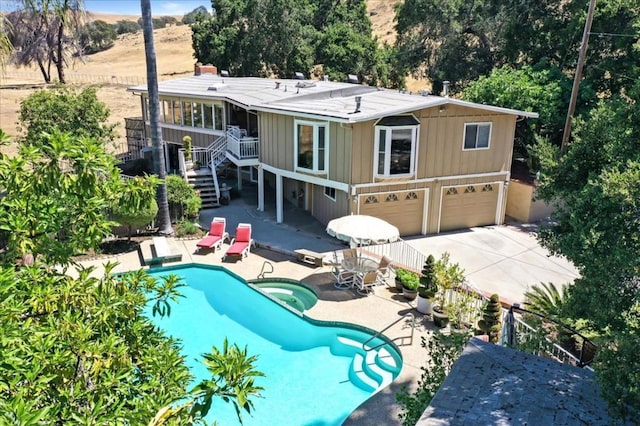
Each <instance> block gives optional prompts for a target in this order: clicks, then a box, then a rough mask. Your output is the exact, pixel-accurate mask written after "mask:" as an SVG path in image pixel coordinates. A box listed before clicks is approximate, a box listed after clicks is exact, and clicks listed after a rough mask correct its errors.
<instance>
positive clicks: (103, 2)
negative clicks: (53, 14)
mask: <svg viewBox="0 0 640 426" xmlns="http://www.w3.org/2000/svg"><path fill="white" fill-rule="evenodd" d="M0 1H2V0H0ZM84 6H85V9H86V10H88V11H89V12H101V13H113V14H118V15H138V16H139V15H140V14H141V12H140V0H84ZM198 6H204V7H206V8H207V9H209V10H211V0H151V13H152V14H153V15H154V16H158V15H184V14H186V13H189V12H191V11H192V10H193V9H195V8H197V7H198Z"/></svg>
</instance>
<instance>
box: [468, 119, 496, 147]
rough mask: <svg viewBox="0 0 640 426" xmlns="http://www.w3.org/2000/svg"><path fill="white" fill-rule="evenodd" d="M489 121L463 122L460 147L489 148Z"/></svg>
mask: <svg viewBox="0 0 640 426" xmlns="http://www.w3.org/2000/svg"><path fill="white" fill-rule="evenodd" d="M490 141H491V123H465V125H464V138H463V141H462V149H463V150H468V149H489V146H490Z"/></svg>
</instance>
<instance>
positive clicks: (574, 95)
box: [560, 0, 596, 153]
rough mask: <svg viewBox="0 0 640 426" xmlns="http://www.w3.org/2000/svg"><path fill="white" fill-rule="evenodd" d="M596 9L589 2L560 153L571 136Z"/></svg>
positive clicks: (593, 4) (567, 144)
mask: <svg viewBox="0 0 640 426" xmlns="http://www.w3.org/2000/svg"><path fill="white" fill-rule="evenodd" d="M595 9H596V0H590V1H589V11H588V12H587V21H586V22H585V23H584V33H583V34H582V44H581V45H580V54H579V55H578V65H577V67H576V75H575V77H574V78H573V88H572V89H571V100H570V101H569V112H567V121H566V122H565V125H564V133H563V134H562V146H561V147H560V148H561V151H562V152H563V153H565V152H567V147H568V146H569V137H570V136H571V121H572V120H573V113H574V112H575V110H576V101H577V99H578V90H579V89H580V80H582V67H583V65H584V58H585V56H586V54H587V44H588V43H589V32H591V22H593V12H594V10H595Z"/></svg>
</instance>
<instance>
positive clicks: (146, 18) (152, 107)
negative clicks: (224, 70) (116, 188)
mask: <svg viewBox="0 0 640 426" xmlns="http://www.w3.org/2000/svg"><path fill="white" fill-rule="evenodd" d="M140 8H141V9H142V33H143V34H144V53H145V56H146V62H147V89H148V92H149V124H150V128H151V145H152V146H153V170H154V171H155V173H156V174H157V175H158V177H159V178H160V179H162V183H161V184H160V185H158V193H157V197H158V198H157V200H158V232H159V233H160V234H164V235H171V234H173V228H172V227H171V218H170V216H169V201H168V199H167V184H166V179H165V178H166V177H167V171H166V169H165V165H164V164H165V162H164V142H163V140H162V128H161V127H160V100H159V97H158V70H157V67H156V48H155V45H154V43H153V21H152V20H151V0H140Z"/></svg>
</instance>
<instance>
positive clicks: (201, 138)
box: [147, 127, 219, 148]
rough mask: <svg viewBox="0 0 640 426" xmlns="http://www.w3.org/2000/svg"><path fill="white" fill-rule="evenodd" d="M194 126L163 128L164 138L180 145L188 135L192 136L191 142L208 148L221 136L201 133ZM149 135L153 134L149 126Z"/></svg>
mask: <svg viewBox="0 0 640 426" xmlns="http://www.w3.org/2000/svg"><path fill="white" fill-rule="evenodd" d="M191 129H193V130H196V129H195V128H193V127H185V128H184V129H180V130H179V129H172V128H166V127H163V128H162V139H163V140H164V141H165V142H168V143H176V144H179V145H183V143H182V138H183V137H184V136H186V135H189V136H191V144H192V145H193V146H194V147H196V146H198V147H203V148H206V147H208V146H209V145H211V144H212V143H213V141H214V140H215V139H216V138H217V137H219V135H214V134H210V133H200V132H198V131H193V130H191ZM147 131H148V132H149V133H147V134H148V135H150V134H151V132H150V131H149V129H148V128H147Z"/></svg>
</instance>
